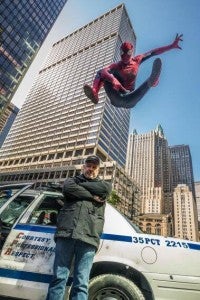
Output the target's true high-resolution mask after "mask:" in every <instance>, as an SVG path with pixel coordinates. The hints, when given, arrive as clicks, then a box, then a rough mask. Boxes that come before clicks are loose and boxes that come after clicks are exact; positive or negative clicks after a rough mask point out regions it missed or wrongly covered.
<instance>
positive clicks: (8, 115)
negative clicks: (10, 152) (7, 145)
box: [0, 103, 19, 147]
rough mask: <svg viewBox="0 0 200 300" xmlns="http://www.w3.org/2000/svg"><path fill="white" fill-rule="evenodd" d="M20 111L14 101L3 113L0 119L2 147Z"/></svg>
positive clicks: (0, 143)
mask: <svg viewBox="0 0 200 300" xmlns="http://www.w3.org/2000/svg"><path fill="white" fill-rule="evenodd" d="M18 112H19V108H18V107H17V106H15V105H14V104H13V103H10V104H9V105H8V106H7V108H6V109H5V111H4V113H3V114H2V116H1V119H0V147H1V146H2V144H3V142H4V141H5V139H6V137H7V135H8V132H9V130H10V128H11V126H12V124H13V122H14V120H15V118H16V116H17V114H18Z"/></svg>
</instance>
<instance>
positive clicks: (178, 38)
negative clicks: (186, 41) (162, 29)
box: [171, 33, 183, 50]
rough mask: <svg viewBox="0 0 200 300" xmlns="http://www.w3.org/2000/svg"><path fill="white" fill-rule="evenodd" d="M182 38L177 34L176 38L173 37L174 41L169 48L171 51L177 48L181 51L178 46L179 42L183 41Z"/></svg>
mask: <svg viewBox="0 0 200 300" xmlns="http://www.w3.org/2000/svg"><path fill="white" fill-rule="evenodd" d="M182 37H183V35H182V34H180V35H178V33H177V35H176V37H175V40H174V41H173V43H172V44H171V48H172V49H175V48H178V49H181V50H182V48H181V47H180V46H179V44H178V43H179V42H180V41H183V39H182Z"/></svg>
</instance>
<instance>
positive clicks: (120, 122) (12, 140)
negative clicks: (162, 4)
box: [0, 4, 135, 181]
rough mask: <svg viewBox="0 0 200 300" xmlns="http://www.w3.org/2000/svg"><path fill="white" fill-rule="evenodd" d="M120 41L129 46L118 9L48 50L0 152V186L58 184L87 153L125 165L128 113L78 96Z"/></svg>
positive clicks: (115, 54)
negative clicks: (29, 182)
mask: <svg viewBox="0 0 200 300" xmlns="http://www.w3.org/2000/svg"><path fill="white" fill-rule="evenodd" d="M125 40H129V41H131V42H132V43H133V44H135V34H134V31H133V28H132V25H131V23H130V20H129V17H128V14H127V12H126V9H125V6H124V5H123V4H121V5H119V6H117V7H116V8H114V9H112V10H111V11H108V12H106V13H105V14H104V15H102V16H100V17H98V18H97V19H95V20H92V21H91V22H90V23H89V24H86V25H85V26H83V27H81V28H79V29H77V30H76V31H74V32H72V33H71V34H69V35H68V36H66V37H65V38H63V39H62V40H59V41H58V42H56V43H55V44H54V45H53V47H52V50H51V52H50V54H49V56H48V58H47V61H46V63H45V65H44V67H43V69H42V70H41V71H40V72H39V75H38V78H37V79H36V81H35V83H34V84H33V87H32V89H31V90H30V93H29V95H28V97H27V99H26V101H25V103H24V105H23V107H22V109H21V111H20V112H19V114H18V116H17V119H16V121H15V124H14V125H13V127H12V129H11V131H10V133H9V135H8V137H7V139H6V141H5V142H4V145H3V147H2V150H1V153H0V156H1V159H0V170H1V173H2V176H1V180H2V181H17V180H23V181H24V180H27V179H28V180H31V179H37V180H42V179H43V180H44V179H45V180H50V179H53V178H54V179H55V178H56V179H57V180H59V179H62V178H65V177H66V172H67V170H73V169H75V168H78V166H81V164H82V163H83V159H84V158H85V157H86V156H87V155H88V154H92V153H93V154H97V155H99V156H100V158H101V160H102V162H107V163H108V165H109V162H111V161H113V160H114V161H116V162H117V164H118V165H119V166H121V167H123V166H124V165H125V160H126V148H127V142H128V132H129V120H130V110H128V109H123V108H115V107H113V106H112V105H111V104H110V101H109V99H107V98H106V94H105V91H104V89H103V88H102V90H101V92H100V101H99V103H98V104H97V105H94V104H93V103H92V102H91V101H90V100H89V99H87V98H86V96H85V94H84V92H83V85H84V83H86V82H87V83H89V84H91V83H92V80H93V78H94V75H95V73H96V72H97V71H98V70H99V69H100V68H102V67H103V66H105V65H108V64H110V63H111V62H112V61H116V60H119V59H120V45H121V43H122V42H123V41H125ZM34 174H35V175H34Z"/></svg>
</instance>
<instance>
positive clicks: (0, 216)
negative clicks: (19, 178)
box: [0, 184, 35, 249]
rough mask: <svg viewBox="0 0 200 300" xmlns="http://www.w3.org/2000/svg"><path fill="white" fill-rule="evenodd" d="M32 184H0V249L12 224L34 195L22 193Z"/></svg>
mask: <svg viewBox="0 0 200 300" xmlns="http://www.w3.org/2000/svg"><path fill="white" fill-rule="evenodd" d="M31 185H32V184H25V185H24V184H19V185H6V186H0V249H2V247H3V244H4V242H5V239H6V237H7V236H8V234H9V232H10V230H11V228H12V226H13V224H14V223H15V222H16V220H17V219H18V218H19V217H20V215H21V214H22V213H23V212H24V210H25V209H26V208H27V206H28V205H30V203H31V201H33V200H34V199H35V196H34V195H29V194H28V193H26V194H24V192H25V191H26V190H28V189H29V188H30V186H31Z"/></svg>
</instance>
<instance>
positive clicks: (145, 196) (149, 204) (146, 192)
mask: <svg viewBox="0 0 200 300" xmlns="http://www.w3.org/2000/svg"><path fill="white" fill-rule="evenodd" d="M169 170H170V160H169V150H168V143H167V140H166V138H165V136H164V133H163V129H162V127H161V126H160V125H159V126H158V127H157V128H156V130H152V131H151V132H149V133H145V134H137V132H136V131H135V130H134V131H133V133H132V134H130V136H129V142H128V149H127V160H126V171H127V173H128V174H129V175H130V176H131V177H132V178H133V179H134V180H135V182H136V183H137V184H138V185H139V188H140V189H141V199H142V206H141V213H143V214H149V213H151V214H152V213H153V214H155V213H158V214H162V213H166V214H169V213H172V199H171V195H170V172H169Z"/></svg>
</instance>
